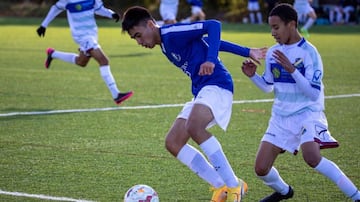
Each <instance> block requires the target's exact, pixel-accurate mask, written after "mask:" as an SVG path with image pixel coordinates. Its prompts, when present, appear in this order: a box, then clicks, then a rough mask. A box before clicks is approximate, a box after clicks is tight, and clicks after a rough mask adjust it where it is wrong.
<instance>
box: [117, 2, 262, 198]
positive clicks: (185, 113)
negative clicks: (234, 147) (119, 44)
mask: <svg viewBox="0 0 360 202" xmlns="http://www.w3.org/2000/svg"><path fill="white" fill-rule="evenodd" d="M122 29H123V32H127V33H128V34H129V35H130V37H131V38H132V39H134V40H136V41H137V43H138V44H139V45H141V46H143V47H145V48H154V47H155V46H156V45H159V46H160V47H161V50H162V53H163V54H164V55H165V56H166V57H167V58H168V59H169V60H170V61H171V62H172V63H173V64H174V65H175V66H176V67H178V68H179V69H180V70H181V71H183V73H185V74H186V75H187V76H188V77H189V78H190V79H191V82H192V83H191V90H192V94H193V96H194V97H193V99H192V100H191V101H190V102H187V103H186V104H185V106H184V107H183V109H182V111H181V112H180V113H179V115H178V116H177V118H176V120H175V121H174V123H173V125H172V127H171V128H170V130H169V132H168V134H167V136H166V140H165V146H166V149H167V150H168V151H169V152H170V153H171V154H172V155H173V156H174V157H176V158H177V159H178V160H179V161H180V162H182V163H183V164H185V165H186V166H188V167H189V168H190V169H191V170H192V171H193V172H194V173H196V174H197V175H198V176H199V177H201V178H202V179H203V180H205V181H206V182H208V183H209V184H210V185H212V186H213V187H214V193H213V196H212V199H211V201H213V202H223V201H226V200H227V201H231V202H239V201H241V197H242V195H243V194H244V193H246V192H247V184H246V183H245V182H244V181H243V180H241V179H238V177H237V176H236V175H235V173H234V171H233V169H232V167H231V166H230V164H229V162H228V160H227V158H226V156H225V154H224V152H223V150H222V148H221V145H220V143H219V141H218V140H217V139H216V137H215V136H213V135H212V134H211V133H210V132H209V131H207V130H206V129H207V128H209V127H211V126H213V125H214V124H217V125H219V126H220V127H221V128H222V129H223V130H225V129H226V127H227V125H228V123H229V121H230V116H231V107H232V100H233V80H232V77H231V75H230V73H229V71H228V70H227V69H226V68H225V66H224V64H223V63H222V62H221V61H220V59H219V58H218V52H219V51H227V52H231V53H234V54H238V55H241V56H244V57H251V58H252V59H254V60H256V61H259V59H263V58H264V56H265V53H266V48H262V49H249V48H246V47H241V46H238V45H236V44H233V43H230V42H226V41H222V40H221V39H220V33H221V24H220V23H219V22H218V21H215V20H207V21H201V22H195V23H190V24H182V23H179V24H173V25H165V26H163V27H159V26H158V25H157V24H156V22H155V20H154V18H153V17H152V16H151V15H150V13H149V11H148V10H147V9H145V8H143V7H138V6H135V7H131V8H129V9H127V10H126V12H125V13H124V16H123V22H122ZM204 35H206V36H207V37H204ZM190 138H191V139H193V140H194V141H195V142H196V143H197V144H198V145H199V147H200V148H201V150H202V151H203V153H201V152H200V151H199V150H198V149H196V148H195V147H193V146H191V145H190V144H188V141H189V139H190ZM204 154H205V155H204ZM205 156H206V157H207V158H206V157H205ZM207 159H208V160H207Z"/></svg>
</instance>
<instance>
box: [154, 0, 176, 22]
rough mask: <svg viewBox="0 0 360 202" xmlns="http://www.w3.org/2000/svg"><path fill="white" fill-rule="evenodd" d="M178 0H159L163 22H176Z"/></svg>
mask: <svg viewBox="0 0 360 202" xmlns="http://www.w3.org/2000/svg"><path fill="white" fill-rule="evenodd" d="M178 6H179V0H160V7H159V11H160V15H161V18H162V20H163V21H164V24H174V23H176V22H177V20H176V16H177V12H178Z"/></svg>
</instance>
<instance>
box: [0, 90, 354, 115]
mask: <svg viewBox="0 0 360 202" xmlns="http://www.w3.org/2000/svg"><path fill="white" fill-rule="evenodd" d="M351 97H360V94H347V95H332V96H325V99H338V98H351ZM273 101H274V99H259V100H234V101H233V104H244V103H264V102H273ZM182 106H184V104H161V105H144V106H128V107H107V108H90V109H64V110H50V111H32V112H10V113H5V114H0V117H9V116H26V115H48V114H64V113H79V112H99V111H113V110H132V109H159V108H169V107H182Z"/></svg>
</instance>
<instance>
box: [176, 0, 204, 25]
mask: <svg viewBox="0 0 360 202" xmlns="http://www.w3.org/2000/svg"><path fill="white" fill-rule="evenodd" d="M187 3H188V4H190V5H191V16H190V17H188V18H186V19H184V20H182V21H181V22H182V23H189V22H195V21H199V20H200V21H201V20H205V18H206V14H205V13H204V11H203V1H202V0H187Z"/></svg>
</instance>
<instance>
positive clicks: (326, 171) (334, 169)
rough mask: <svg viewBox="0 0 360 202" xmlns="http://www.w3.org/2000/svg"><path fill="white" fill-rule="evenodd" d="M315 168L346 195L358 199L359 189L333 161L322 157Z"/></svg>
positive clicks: (359, 197) (359, 195) (359, 196)
mask: <svg viewBox="0 0 360 202" xmlns="http://www.w3.org/2000/svg"><path fill="white" fill-rule="evenodd" d="M315 170H317V171H318V172H320V173H321V174H323V175H325V176H326V177H328V178H329V179H330V180H331V181H333V182H334V183H335V184H336V185H337V186H338V187H339V189H340V190H341V191H342V192H343V193H344V194H345V195H346V196H348V197H350V198H352V199H353V200H355V199H360V193H359V190H358V189H357V188H356V187H355V185H354V184H353V183H352V182H351V180H350V179H349V178H348V177H347V176H346V175H345V174H344V173H343V172H342V171H341V170H340V168H339V167H338V166H337V165H336V164H335V163H334V162H332V161H330V160H328V159H326V158H325V157H322V159H321V161H320V163H319V164H318V165H317V166H316V167H315Z"/></svg>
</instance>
